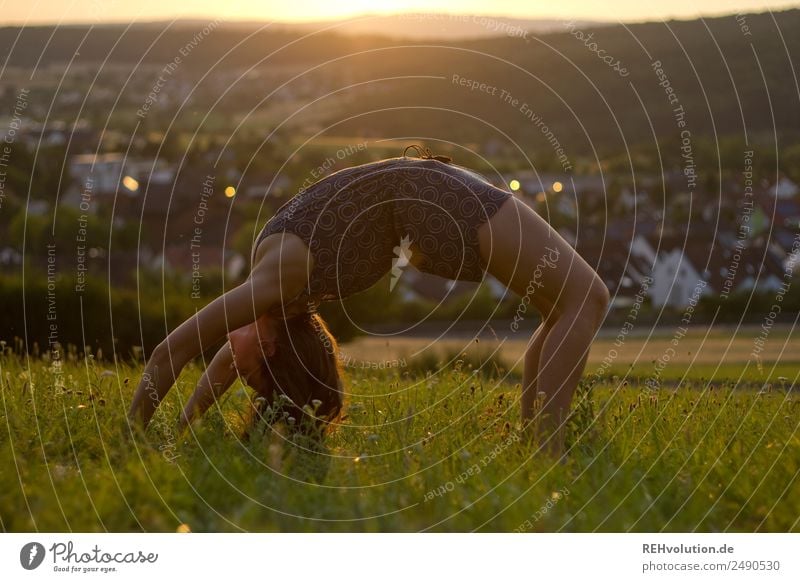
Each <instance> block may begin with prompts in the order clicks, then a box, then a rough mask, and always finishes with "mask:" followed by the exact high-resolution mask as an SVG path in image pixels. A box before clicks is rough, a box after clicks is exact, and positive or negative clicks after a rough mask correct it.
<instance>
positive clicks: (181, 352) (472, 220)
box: [130, 146, 609, 453]
mask: <svg viewBox="0 0 800 582" xmlns="http://www.w3.org/2000/svg"><path fill="white" fill-rule="evenodd" d="M411 147H415V148H416V149H417V152H418V153H419V154H420V157H418V158H417V157H410V156H406V152H404V153H403V156H402V157H399V158H391V159H388V160H381V161H378V162H372V163H369V164H363V165H360V166H356V167H353V168H348V169H345V170H341V171H339V172H336V173H334V174H332V175H330V176H328V177H326V178H324V179H322V180H320V181H319V182H317V183H316V184H314V185H312V186H311V187H309V188H308V189H306V190H304V191H302V192H300V193H299V194H298V195H297V196H295V197H294V198H292V199H291V200H290V201H288V202H287V203H286V204H285V205H284V206H283V207H281V208H280V209H279V210H278V212H277V213H276V215H275V216H274V217H273V218H272V219H271V220H270V221H269V222H268V223H267V224H266V226H265V227H264V229H263V231H262V232H261V234H260V235H259V236H258V238H257V239H256V242H255V245H254V251H253V269H252V271H251V273H250V276H249V278H248V279H247V281H245V282H244V283H243V284H242V285H240V286H238V287H236V288H235V289H232V290H231V291H228V292H227V293H225V294H224V295H222V296H221V297H219V298H218V299H216V300H215V301H213V302H211V303H210V304H209V305H207V306H206V307H205V308H204V309H202V310H201V311H199V312H198V313H197V314H196V315H195V316H193V317H191V318H189V319H188V320H187V321H185V322H184V323H183V324H181V325H180V326H179V327H178V328H177V329H175V331H173V332H172V333H170V334H169V335H168V336H167V338H166V339H165V340H164V341H163V342H162V343H161V344H160V345H159V346H158V347H157V348H156V349H155V350H154V351H153V353H152V354H151V357H150V360H149V361H148V362H147V366H146V367H145V371H144V374H143V377H142V381H141V383H140V384H139V386H138V388H137V391H136V394H135V395H134V399H133V403H132V405H131V410H130V415H131V417H134V418H138V419H139V420H141V421H142V422H143V423H144V424H145V425H146V424H147V423H148V422H149V420H150V418H151V417H152V415H153V413H154V412H155V410H156V407H157V406H158V403H159V402H160V400H161V399H162V398H163V397H164V395H165V394H166V393H167V391H168V390H169V389H170V387H171V386H172V384H173V383H174V382H175V378H176V377H177V376H178V374H179V373H180V371H181V369H182V368H183V367H184V366H185V365H186V364H187V363H188V362H189V361H190V360H191V359H193V358H194V357H196V356H197V355H199V354H200V353H201V351H202V350H203V348H204V347H205V346H209V345H211V344H213V343H215V342H217V341H219V340H220V339H222V338H224V337H225V335H226V333H227V332H228V330H240V328H244V329H243V330H241V331H235V332H233V334H232V335H231V337H230V341H229V342H228V343H227V344H226V345H225V346H224V347H223V348H222V349H221V350H220V352H219V353H218V354H217V355H216V356H215V358H214V360H212V362H211V365H210V366H209V370H208V371H207V374H206V375H205V376H204V378H203V379H202V380H201V382H200V385H199V386H198V389H197V390H196V391H195V395H194V396H193V397H192V399H191V400H190V402H189V404H188V405H187V409H186V410H185V411H184V414H183V417H182V419H183V422H184V423H186V422H190V421H191V420H192V418H194V417H195V416H196V415H197V414H198V413H201V412H202V411H203V410H205V408H206V407H207V406H208V404H209V403H212V402H213V401H214V398H215V397H216V396H218V395H219V394H220V393H221V392H222V391H224V389H225V388H227V386H229V385H230V383H231V382H232V381H233V379H234V378H235V375H233V374H232V373H231V372H232V370H233V368H234V367H238V369H239V372H240V375H242V376H243V377H244V378H245V381H247V382H248V383H250V384H251V385H255V387H256V389H257V390H259V391H261V392H264V393H266V394H265V398H267V399H268V400H269V399H274V398H275V397H276V390H277V391H284V392H285V391H286V390H289V389H290V388H289V387H285V386H279V385H278V384H277V383H276V378H275V377H274V373H273V372H274V370H276V369H280V368H281V366H282V365H281V364H279V363H278V362H277V361H275V357H276V355H277V354H278V353H279V352H284V353H285V352H287V351H288V352H290V351H294V348H293V346H292V342H293V341H294V335H295V334H296V333H298V332H299V330H300V329H306V330H311V329H312V328H314V327H315V326H317V327H318V326H319V325H320V324H321V320H320V319H319V318H318V316H314V317H313V318H310V317H309V316H308V312H309V311H311V312H313V310H314V307H315V306H316V305H317V304H318V303H319V302H320V301H330V300H336V299H339V298H342V297H346V296H348V295H352V294H353V293H357V292H358V291H361V290H364V289H366V288H368V287H370V286H371V285H372V284H374V283H375V282H376V281H377V280H379V279H380V278H381V277H382V276H383V275H384V274H385V273H386V272H387V271H389V269H390V268H391V266H392V259H393V258H396V255H395V253H394V249H395V247H396V246H397V245H398V243H399V241H400V240H401V239H405V240H406V241H410V251H411V253H410V254H411V263H412V264H413V265H414V266H415V267H417V268H418V269H420V270H421V271H425V272H428V273H433V274H436V275H440V276H443V277H447V278H450V279H458V280H466V281H479V280H481V279H482V278H483V276H484V275H485V273H486V272H488V273H490V274H492V275H493V276H494V277H496V278H497V279H498V280H499V281H501V282H502V283H504V284H505V285H506V286H508V287H509V288H510V289H511V290H512V291H513V292H515V293H516V294H518V295H519V296H520V297H522V298H523V301H526V302H530V303H531V304H533V306H534V307H535V308H536V309H537V311H539V313H540V314H541V315H542V323H541V325H540V326H539V328H538V329H537V330H536V332H535V333H534V334H533V336H532V338H531V341H530V342H529V344H528V347H527V351H526V353H525V364H524V373H523V383H522V398H521V407H522V410H521V412H522V420H523V422H525V423H527V421H530V420H531V419H532V418H533V414H534V403H535V400H536V395H537V393H538V392H544V394H545V399H544V402H543V405H542V408H541V414H542V418H541V420H540V423H539V426H540V428H541V429H543V430H544V431H546V434H544V435H542V436H543V446H544V447H545V448H546V449H547V450H549V451H551V452H554V453H560V452H561V450H562V447H563V436H564V435H563V432H564V431H563V430H562V428H561V427H562V425H563V424H564V421H565V419H566V417H567V414H568V412H569V407H570V402H571V400H572V396H573V393H574V391H575V387H576V386H577V383H578V380H579V379H580V376H581V373H582V372H583V369H584V367H585V365H586V358H587V355H588V352H589V347H590V344H591V342H592V340H593V338H594V335H595V333H596V332H597V329H598V328H599V326H600V324H601V321H602V318H603V316H604V315H605V311H606V308H607V306H608V302H609V294H608V290H607V289H606V287H605V285H604V284H603V282H602V281H601V280H600V278H599V277H598V276H597V274H596V273H595V272H594V271H593V270H592V268H591V267H590V266H589V265H588V264H587V263H586V262H585V261H584V260H583V259H582V258H581V257H580V256H579V255H578V254H577V253H576V252H575V251H574V249H573V248H572V247H570V245H569V244H568V243H567V242H566V241H564V239H563V238H562V237H561V236H559V235H558V233H556V232H555V231H554V230H553V229H552V228H551V227H550V226H549V225H548V224H547V223H546V222H545V221H544V220H543V219H542V218H541V217H540V216H539V215H538V214H536V213H535V212H534V211H533V210H532V209H531V208H529V207H528V206H527V205H525V204H524V203H522V202H521V201H519V200H518V199H516V198H515V197H514V196H512V195H511V193H510V192H506V191H504V190H501V189H499V188H496V187H495V186H493V185H492V184H490V183H489V182H488V181H486V180H485V179H483V178H482V177H480V176H479V175H477V174H475V173H474V172H471V171H470V170H468V169H466V168H463V167H461V166H458V165H456V164H453V163H452V161H451V160H450V158H447V157H445V156H432V155H431V154H430V151H429V150H427V149H424V150H423V149H422V148H419V146H411ZM407 150H408V148H407ZM407 150H406V151H407ZM321 325H323V326H324V324H321ZM307 335H308V333H306V336H307ZM302 349H303V350H306V352H301V353H300V355H299V358H300V359H301V360H302V359H303V358H305V359H308V360H313V362H314V366H310V367H309V366H308V365H306V366H304V367H305V372H306V373H307V374H308V376H309V379H310V380H309V382H306V383H305V387H304V388H303V389H302V390H301V391H300V392H301V393H300V394H298V397H299V398H301V399H303V400H304V401H302V402H296V401H294V399H292V402H293V404H294V405H295V406H297V407H299V408H302V407H303V406H304V405H307V404H309V403H310V402H311V401H312V400H318V401H323V398H319V396H320V395H323V396H326V397H327V398H328V400H327V401H326V402H328V404H327V408H326V410H324V411H323V415H325V414H327V415H328V416H329V417H330V416H335V414H336V412H338V408H337V406H341V392H340V390H341V388H340V382H339V379H338V374H336V373H332V372H331V370H336V367H335V366H333V367H331V365H330V359H331V358H333V361H334V363H335V359H336V358H335V344H332V343H331V339H330V338H329V334H327V330H323V331H322V332H319V333H317V334H316V340H315V341H311V342H305V344H304V345H303V346H302ZM259 352H260V354H259ZM237 353H241V354H242V358H241V359H248V360H249V361H248V362H244V361H243V362H240V363H238V364H236V363H235V359H236V358H237ZM254 354H256V356H255V357H254V356H253V355H254ZM326 358H327V359H326ZM324 362H328V364H325V363H324ZM232 365H233V367H232ZM283 365H286V364H285V363H284V364H283ZM325 372H327V374H325ZM248 375H252V377H251V378H248ZM334 394H335V395H336V396H334ZM314 396H316V397H314ZM337 403H338V404H337Z"/></svg>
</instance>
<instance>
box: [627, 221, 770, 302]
mask: <svg viewBox="0 0 800 582" xmlns="http://www.w3.org/2000/svg"><path fill="white" fill-rule="evenodd" d="M720 234H721V233H718V234H717V235H714V234H712V235H711V236H705V235H695V234H688V233H687V235H686V236H683V237H682V236H675V235H673V236H666V237H655V236H650V237H639V240H637V241H635V245H636V246H637V248H638V249H639V251H638V252H644V253H645V254H647V255H648V256H650V257H652V256H655V261H654V263H653V267H652V271H651V275H650V276H651V277H652V279H653V282H652V284H651V285H650V288H649V294H650V297H651V299H652V301H653V305H655V306H670V307H677V308H680V307H685V306H687V305H689V303H690V301H691V299H692V297H699V296H705V295H712V294H715V295H719V296H727V295H730V294H733V293H736V292H746V291H753V290H755V291H757V292H767V291H775V290H777V289H778V288H779V287H780V285H781V283H782V281H783V273H784V270H783V264H782V258H781V256H779V255H778V253H776V252H775V250H774V249H773V248H772V246H771V245H770V244H768V242H767V241H765V240H763V239H761V240H757V241H753V240H750V239H746V238H741V239H736V238H733V237H731V236H720ZM728 234H730V233H728ZM730 241H733V243H731V242H730ZM648 247H649V249H648Z"/></svg>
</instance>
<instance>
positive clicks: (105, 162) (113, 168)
mask: <svg viewBox="0 0 800 582" xmlns="http://www.w3.org/2000/svg"><path fill="white" fill-rule="evenodd" d="M125 164H126V161H125V156H123V155H122V154H79V155H75V156H72V157H71V158H70V161H69V173H70V175H71V176H72V177H73V178H74V179H75V181H76V182H77V183H78V188H79V189H80V190H81V191H82V192H87V193H89V194H90V195H91V196H103V195H109V196H113V195H114V194H116V192H117V188H118V187H119V185H120V183H121V182H122V179H123V178H124V177H125V176H126V168H125Z"/></svg>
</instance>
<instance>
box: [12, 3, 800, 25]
mask: <svg viewBox="0 0 800 582" xmlns="http://www.w3.org/2000/svg"><path fill="white" fill-rule="evenodd" d="M797 6H800V0H774V1H770V0H760V1H757V0H669V1H664V0H615V1H614V2H598V1H597V0H559V1H558V2H553V1H552V0H550V1H547V2H544V1H541V0H528V1H525V0H351V1H349V2H344V1H341V0H288V1H287V0H261V1H260V0H225V1H220V0H181V1H169V0H161V1H154V0H139V1H137V2H131V1H130V0H30V1H29V2H22V1H20V0H10V1H9V0H0V24H6V25H7V24H17V25H19V24H26V23H27V24H43V23H48V24H56V23H63V24H67V23H76V22H81V23H100V22H130V21H152V20H173V19H175V18H209V19H213V18H222V19H224V20H231V21H236V20H261V21H289V22H291V21H295V22H296V21H317V20H330V19H338V18H346V17H350V16H357V15H362V14H366V13H371V14H379V13H383V14H391V13H398V12H437V13H439V12H441V13H462V14H485V15H494V16H511V17H517V18H573V19H580V20H611V21H625V22H630V21H642V20H663V19H668V18H682V19H687V18H696V17H698V16H706V15H719V14H731V13H746V12H763V11H766V10H781V9H785V8H791V7H797Z"/></svg>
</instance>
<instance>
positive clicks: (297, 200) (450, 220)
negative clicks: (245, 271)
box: [254, 156, 512, 302]
mask: <svg viewBox="0 0 800 582" xmlns="http://www.w3.org/2000/svg"><path fill="white" fill-rule="evenodd" d="M444 159H445V160H447V159H446V158H444ZM511 196H512V195H511V193H510V192H506V191H504V190H501V189H499V188H497V187H495V186H493V185H492V184H490V183H489V182H488V181H486V180H485V179H484V178H482V177H481V176H479V175H478V174H476V173H474V172H472V171H471V170H468V169H466V168H463V167H461V166H458V165H456V164H453V163H450V162H449V160H448V161H440V160H439V159H432V158H415V157H406V156H403V157H400V158H390V159H387V160H381V161H377V162H372V163H368V164H363V165H360V166H354V167H352V168H347V169H344V170H341V171H338V172H335V173H333V174H331V175H330V176H327V177H325V178H323V179H322V180H320V181H319V182H316V183H315V184H313V185H312V186H310V187H308V188H307V189H305V190H303V191H301V192H300V193H299V194H297V195H296V196H294V197H293V198H292V199H290V200H289V201H288V202H286V203H285V204H284V205H283V206H282V207H281V208H280V209H279V210H278V211H277V213H276V214H275V216H273V217H272V218H271V219H270V220H269V222H267V224H266V225H265V226H264V228H263V230H262V231H261V233H260V234H259V236H258V237H257V239H256V242H255V246H254V248H255V247H257V246H258V243H259V242H260V241H261V240H262V239H263V238H264V237H266V236H269V235H271V234H275V233H280V232H290V233H293V234H296V235H297V236H299V237H300V238H301V239H302V240H303V241H304V242H305V243H306V244H307V245H308V246H309V249H310V251H311V255H312V257H313V259H314V264H313V268H312V270H311V272H310V273H309V283H308V286H307V288H306V290H305V293H304V294H302V295H304V296H305V297H304V299H308V300H310V301H311V302H319V301H329V300H334V299H337V298H343V297H347V296H349V295H352V294H354V293H357V292H359V291H362V290H364V289H367V288H368V287H371V286H372V285H373V284H374V283H376V282H377V281H378V280H379V279H380V278H381V277H382V276H383V275H385V274H386V273H387V272H388V271H389V270H390V269H391V268H392V260H393V259H397V258H398V254H397V252H396V251H395V248H396V247H398V246H399V245H401V244H405V245H408V244H410V245H412V247H411V248H412V249H414V250H415V253H416V254H417V255H421V256H415V257H414V260H413V263H414V265H415V266H416V267H417V268H418V269H419V270H420V271H424V272H426V273H432V274H434V275H439V276H441V277H446V278H448V279H456V280H462V281H480V280H481V279H482V278H483V276H484V270H485V267H484V265H483V262H482V260H481V257H480V252H479V245H478V232H477V230H478V227H479V226H480V225H481V224H483V223H484V222H486V221H487V220H488V219H489V218H491V217H492V216H493V215H494V213H495V212H497V210H498V209H499V208H500V206H501V205H502V204H503V203H504V202H505V201H506V200H508V199H509V198H510V197H511Z"/></svg>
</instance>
